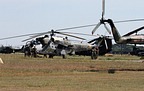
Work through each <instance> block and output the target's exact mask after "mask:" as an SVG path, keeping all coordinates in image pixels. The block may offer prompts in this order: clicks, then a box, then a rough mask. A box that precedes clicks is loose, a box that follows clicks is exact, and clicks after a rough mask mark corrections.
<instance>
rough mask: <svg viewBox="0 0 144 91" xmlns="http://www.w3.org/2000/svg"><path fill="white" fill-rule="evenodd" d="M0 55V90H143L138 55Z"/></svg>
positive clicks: (143, 66)
mask: <svg viewBox="0 0 144 91" xmlns="http://www.w3.org/2000/svg"><path fill="white" fill-rule="evenodd" d="M0 58H2V60H3V62H4V64H0V91H144V62H143V59H140V57H137V56H129V55H113V56H100V57H98V59H97V60H91V59H90V57H88V56H68V57H67V59H62V57H58V56H57V57H54V58H53V59H49V58H28V57H27V58H25V57H24V56H23V54H0ZM109 70H112V71H114V72H113V73H109Z"/></svg>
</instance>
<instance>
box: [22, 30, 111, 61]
mask: <svg viewBox="0 0 144 91" xmlns="http://www.w3.org/2000/svg"><path fill="white" fill-rule="evenodd" d="M47 33H50V36H48V35H45V36H44V37H38V36H41V35H43V34H46V33H39V34H36V35H34V36H32V37H31V38H35V37H37V38H36V39H35V40H34V41H30V42H29V45H30V46H31V47H33V46H36V47H38V46H41V47H39V48H37V49H39V50H37V53H38V54H42V55H49V58H53V56H56V55H61V51H62V50H65V51H66V54H68V55H85V56H91V55H92V52H91V51H92V48H96V47H97V48H98V50H99V53H98V52H97V54H96V55H95V56H94V57H93V58H95V59H96V58H97V56H98V55H104V54H106V53H108V52H110V51H111V48H112V41H111V38H110V37H107V36H101V37H98V38H95V39H93V40H91V41H88V42H82V41H79V42H72V41H71V40H69V39H68V37H61V36H56V34H62V35H66V36H71V37H74V38H78V39H81V40H85V39H84V38H81V37H78V36H74V35H71V34H78V35H87V36H91V35H89V34H83V33H72V32H58V31H54V30H51V31H49V32H47ZM31 38H28V39H25V40H23V41H27V40H29V39H31Z"/></svg>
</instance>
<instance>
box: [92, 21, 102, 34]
mask: <svg viewBox="0 0 144 91" xmlns="http://www.w3.org/2000/svg"><path fill="white" fill-rule="evenodd" d="M100 25H101V22H99V23H98V24H97V25H96V27H95V28H94V29H93V30H92V34H94V32H95V31H96V30H97V29H98V28H99V26H100Z"/></svg>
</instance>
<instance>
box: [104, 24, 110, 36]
mask: <svg viewBox="0 0 144 91" xmlns="http://www.w3.org/2000/svg"><path fill="white" fill-rule="evenodd" d="M104 27H105V28H106V30H107V31H108V33H109V34H111V31H110V29H109V28H108V27H107V26H106V24H105V23H104Z"/></svg>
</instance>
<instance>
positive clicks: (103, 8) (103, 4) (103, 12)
mask: <svg viewBox="0 0 144 91" xmlns="http://www.w3.org/2000/svg"><path fill="white" fill-rule="evenodd" d="M104 14H105V0H102V18H103V16H104Z"/></svg>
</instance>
